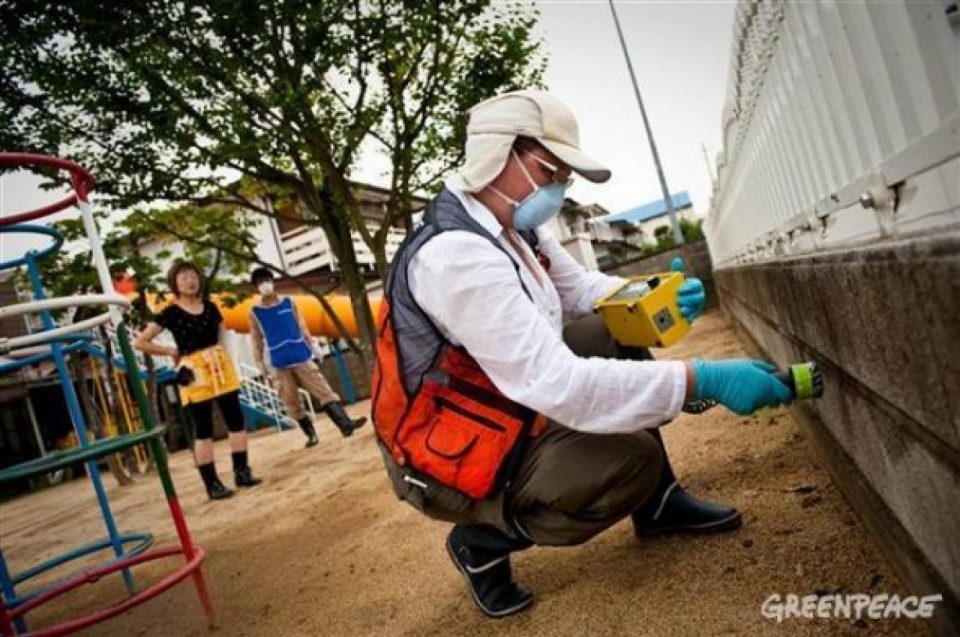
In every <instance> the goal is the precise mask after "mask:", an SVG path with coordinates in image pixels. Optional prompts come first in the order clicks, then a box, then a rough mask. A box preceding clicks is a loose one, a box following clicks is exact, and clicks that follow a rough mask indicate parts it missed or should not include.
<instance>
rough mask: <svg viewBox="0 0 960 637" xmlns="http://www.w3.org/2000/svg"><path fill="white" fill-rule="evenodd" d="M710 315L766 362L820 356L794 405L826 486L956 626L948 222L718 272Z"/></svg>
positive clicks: (957, 398)
mask: <svg viewBox="0 0 960 637" xmlns="http://www.w3.org/2000/svg"><path fill="white" fill-rule="evenodd" d="M714 280H715V283H716V286H717V288H718V292H719V295H720V299H721V303H722V306H723V309H724V311H725V312H726V313H727V315H728V316H729V317H730V318H731V320H732V321H733V322H734V324H735V325H736V326H737V327H738V329H739V330H740V331H741V332H742V334H743V335H744V336H745V337H747V339H746V340H748V341H750V342H752V343H753V344H755V346H756V347H757V348H758V349H760V350H761V351H762V352H763V353H764V354H765V355H766V356H767V357H769V358H770V359H772V360H774V361H775V362H776V363H778V364H780V365H786V364H788V363H791V362H795V361H801V360H808V359H812V360H816V361H817V362H819V363H820V364H821V367H822V369H823V372H824V377H825V381H826V391H825V394H824V397H823V398H822V399H820V400H818V401H808V402H805V403H802V404H798V405H797V411H798V412H799V413H800V414H802V415H803V416H804V419H805V420H806V421H807V422H808V423H809V425H810V430H811V432H812V434H813V436H814V438H815V439H816V440H817V441H818V443H819V445H820V447H821V449H822V450H823V453H824V455H825V457H826V458H827V459H828V461H829V463H830V465H831V468H832V472H833V474H834V476H835V478H836V481H837V483H838V485H839V486H840V488H841V489H842V490H843V491H844V493H845V494H846V496H847V498H848V499H849V500H850V502H851V505H852V506H853V507H854V509H855V510H856V511H857V512H858V514H859V515H860V517H861V518H862V519H863V520H864V521H865V523H866V525H867V526H868V528H871V529H872V530H873V532H874V533H875V535H876V536H877V539H878V540H879V542H880V544H881V545H882V546H883V547H884V548H885V550H886V552H887V553H888V555H889V556H890V558H891V560H892V562H893V563H894V565H895V566H896V567H897V569H898V570H899V571H900V572H901V574H902V576H903V577H904V579H905V580H906V581H907V582H908V583H909V584H910V585H911V586H913V587H914V588H915V589H916V592H917V593H923V594H932V593H941V594H943V596H944V602H943V603H942V604H941V605H940V609H939V610H938V616H939V618H940V622H941V627H942V628H943V630H944V631H948V632H952V633H953V634H956V632H960V605H958V600H960V384H958V382H960V314H958V311H957V310H958V308H960V227H953V228H947V229H942V230H941V231H939V232H938V234H937V235H935V236H934V235H926V236H913V237H904V238H901V239H899V240H892V241H886V242H883V243H878V244H872V245H866V246H863V247H860V248H857V249H852V250H851V249H849V248H848V249H846V250H842V251H840V250H838V251H836V252H824V253H819V254H816V255H813V256H803V257H794V258H784V259H782V260H780V261H778V262H775V263H764V264H756V265H745V266H735V267H725V268H721V269H718V270H717V271H716V272H715V273H714Z"/></svg>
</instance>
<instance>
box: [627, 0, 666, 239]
mask: <svg viewBox="0 0 960 637" xmlns="http://www.w3.org/2000/svg"><path fill="white" fill-rule="evenodd" d="M609 2H610V12H611V13H612V14H613V23H614V25H616V27H617V35H618V36H619V37H620V46H621V47H623V57H624V59H626V60H627V70H628V71H630V81H631V82H633V92H634V93H636V95H637V104H638V105H639V106H640V117H642V118H643V127H644V129H646V131H647V140H648V141H649V142H650V154H651V155H653V164H654V166H656V167H657V177H659V178H660V191H661V192H662V193H663V200H664V202H666V204H667V214H668V215H669V216H670V225H671V226H672V227H673V240H674V242H675V243H676V244H677V245H683V233H682V232H680V224H679V223H678V222H677V211H676V210H674V209H673V198H672V197H671V196H670V190H669V189H668V188H667V179H666V177H664V176H663V166H661V165H660V154H659V153H657V144H656V142H654V141H653V131H652V130H650V122H649V121H648V120H647V111H646V109H645V108H644V107H643V98H642V97H640V86H639V85H638V84H637V76H636V74H635V73H634V72H633V64H632V63H631V62H630V54H629V53H628V52H627V42H626V40H624V39H623V31H622V30H621V29H620V20H619V19H618V18H617V9H616V8H615V7H614V6H613V0H609Z"/></svg>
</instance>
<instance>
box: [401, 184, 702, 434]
mask: <svg viewBox="0 0 960 637" xmlns="http://www.w3.org/2000/svg"><path fill="white" fill-rule="evenodd" d="M446 185H447V188H448V189H449V190H450V191H451V192H452V193H453V194H454V195H456V196H457V198H458V199H459V200H460V201H461V203H462V204H463V205H464V207H465V208H466V210H467V212H468V213H469V214H470V215H471V216H472V217H473V218H474V219H475V220H476V221H477V222H478V223H480V225H481V226H483V227H484V229H486V230H487V231H488V232H489V233H490V234H491V235H492V236H494V237H496V238H497V240H498V241H499V242H500V245H501V246H503V248H504V250H506V251H507V253H508V254H509V255H510V256H509V257H508V256H507V255H506V254H504V253H503V252H502V251H500V250H498V249H497V248H496V247H494V246H493V245H491V244H490V242H489V240H488V239H486V238H484V237H481V236H479V235H477V234H475V233H471V232H464V231H448V232H444V233H442V234H440V235H439V236H437V237H435V238H433V239H431V240H430V241H428V242H427V243H426V244H425V245H424V246H423V247H422V248H420V250H419V251H418V252H417V254H416V256H415V257H414V259H413V261H412V262H411V264H410V269H409V282H410V290H411V292H412V294H413V296H414V298H415V299H416V301H417V303H419V304H420V307H421V308H423V310H424V311H425V312H426V313H427V314H428V315H429V316H430V318H431V319H433V321H434V322H435V323H436V325H437V327H438V328H439V329H440V331H441V332H442V333H443V335H444V336H445V337H446V338H447V339H449V340H450V341H451V342H453V343H454V344H456V345H462V346H463V347H464V348H466V350H467V351H468V352H469V353H470V355H471V356H473V357H474V359H475V360H476V361H477V363H478V364H479V365H480V368H481V369H483V371H484V372H485V373H486V374H487V376H489V377H490V380H491V381H493V384H494V385H496V386H497V388H498V389H499V390H500V391H501V392H503V393H504V395H506V396H507V397H508V398H510V399H511V400H514V401H516V402H518V403H520V404H522V405H525V406H526V407H529V408H530V409H533V410H535V411H537V412H540V413H542V414H544V415H545V416H547V417H548V418H551V419H552V420H555V421H557V422H559V423H561V424H563V425H566V426H568V427H570V428H572V429H577V430H580V431H584V432H592V433H616V432H631V431H636V430H638V429H642V428H647V427H656V426H657V425H660V424H662V423H663V422H665V421H667V420H670V419H672V418H674V417H675V416H676V415H677V413H679V411H680V408H681V406H682V405H683V398H684V394H685V392H686V370H685V367H684V364H683V363H682V362H679V361H627V360H614V359H606V358H581V357H578V356H576V355H575V354H574V353H573V352H571V351H570V349H569V348H568V347H567V346H566V344H565V343H564V342H563V338H562V332H563V317H564V314H565V313H566V315H568V316H582V315H585V314H588V313H589V312H591V311H592V309H593V302H594V301H595V300H597V299H598V298H601V297H602V296H604V295H605V294H607V293H609V292H611V291H612V290H613V289H614V288H616V287H618V286H620V285H622V284H623V279H620V278H617V277H610V276H607V275H605V274H602V273H600V272H588V271H586V270H585V269H584V268H583V267H582V266H581V265H580V264H579V263H577V262H576V261H575V260H574V259H573V257H571V256H570V255H569V254H568V253H567V252H566V250H564V249H563V246H561V245H560V242H559V241H557V239H556V237H554V236H553V234H552V233H551V232H549V231H548V230H545V229H542V228H541V229H539V230H538V231H537V234H538V237H539V239H540V241H539V247H540V250H541V252H542V253H543V254H544V255H545V256H546V257H547V258H548V259H549V260H550V266H549V271H546V270H544V269H543V268H542V267H541V266H540V264H539V263H538V262H537V259H536V257H535V256H534V254H533V251H532V250H531V249H530V247H529V246H528V245H527V244H526V242H524V241H523V240H522V239H521V238H520V237H519V235H517V234H516V233H515V231H514V230H512V229H511V230H505V229H504V228H503V227H502V226H501V225H500V222H499V221H497V219H496V217H495V216H494V215H493V213H492V212H490V210H489V209H487V208H486V206H484V205H483V204H481V203H480V202H479V201H477V200H476V199H475V198H474V197H472V196H471V195H470V194H468V193H466V192H464V191H463V190H462V189H461V188H460V185H459V183H458V182H457V180H456V178H453V179H451V180H448V182H447V184H446ZM508 232H509V233H511V234H512V238H513V240H514V243H516V245H517V246H518V247H519V248H520V250H523V251H524V252H525V258H521V256H520V255H519V254H518V252H517V250H516V249H515V248H514V246H513V245H512V244H511V241H510V238H508V236H507V233H508ZM511 259H513V261H514V262H516V263H517V264H518V265H519V267H520V276H521V277H522V279H523V285H524V286H526V289H527V291H529V292H530V294H531V295H532V297H533V299H532V300H531V298H530V297H529V296H527V294H526V293H525V292H524V290H523V288H522V287H521V285H520V281H519V280H518V278H517V270H516V268H515V266H514V264H513V263H512V262H511ZM534 271H536V274H535V273H534Z"/></svg>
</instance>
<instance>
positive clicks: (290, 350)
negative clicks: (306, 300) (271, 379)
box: [253, 296, 313, 369]
mask: <svg viewBox="0 0 960 637" xmlns="http://www.w3.org/2000/svg"><path fill="white" fill-rule="evenodd" d="M253 313H254V315H255V316H256V319H257V321H258V322H259V323H260V331H261V332H263V338H264V339H265V340H266V342H267V351H268V352H269V354H270V364H271V365H272V366H273V367H274V368H276V369H282V368H284V367H293V366H294V365H300V364H301V363H306V362H307V361H308V360H310V359H311V358H312V357H313V350H312V349H311V348H310V345H309V344H308V343H307V341H306V340H305V339H304V338H303V333H302V332H301V331H300V323H299V322H298V321H297V312H296V310H295V309H294V307H293V301H291V300H290V297H289V296H285V297H283V298H282V299H281V300H280V302H279V303H277V304H276V305H271V306H270V307H263V306H261V305H254V306H253Z"/></svg>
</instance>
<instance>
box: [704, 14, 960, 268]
mask: <svg viewBox="0 0 960 637" xmlns="http://www.w3.org/2000/svg"><path fill="white" fill-rule="evenodd" d="M956 7H957V3H956V2H954V1H945V0H898V1H884V2H864V1H842V0H838V1H832V0H831V1H821V2H784V1H777V0H760V1H756V0H753V1H742V2H741V3H740V5H739V7H738V9H737V15H736V19H735V26H734V45H733V52H732V58H731V71H730V79H729V87H728V98H727V104H726V107H725V113H724V119H723V125H724V129H723V143H724V150H723V153H722V156H721V158H720V160H719V162H718V178H717V182H716V183H715V184H714V193H713V201H712V205H711V211H710V216H709V218H708V220H707V223H706V228H705V229H706V233H707V238H708V240H709V244H710V249H711V253H712V255H713V260H714V265H715V266H720V267H722V266H724V265H733V264H737V263H745V262H750V261H755V260H759V259H769V258H778V257H781V256H783V255H788V254H795V253H804V252H810V251H814V250H818V249H823V248H826V247H830V246H835V245H838V244H846V243H849V242H854V241H863V240H870V239H875V238H877V237H879V236H890V235H897V234H901V233H904V232H909V231H913V230H920V229H927V228H931V227H937V226H942V225H945V224H948V223H953V222H960V18H958V12H957V8H956Z"/></svg>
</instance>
